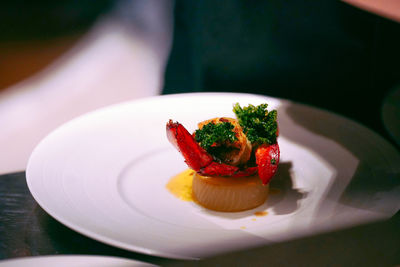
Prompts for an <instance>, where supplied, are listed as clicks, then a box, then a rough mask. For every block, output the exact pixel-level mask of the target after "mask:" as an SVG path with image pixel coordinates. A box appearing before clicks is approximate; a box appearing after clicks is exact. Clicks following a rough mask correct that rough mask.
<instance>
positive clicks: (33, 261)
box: [0, 255, 155, 267]
mask: <svg viewBox="0 0 400 267" xmlns="http://www.w3.org/2000/svg"><path fill="white" fill-rule="evenodd" d="M37 266H40V267H54V266H57V267H70V266H74V267H93V266H96V267H110V266H113V267H132V266H155V265H153V264H149V263H145V262H142V261H136V260H130V259H123V258H117V257H106V256H86V255H65V256H62V255H57V256H40V257H25V258H17V259H10V260H5V261H0V267H37Z"/></svg>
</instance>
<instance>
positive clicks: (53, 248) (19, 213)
mask: <svg viewBox="0 0 400 267" xmlns="http://www.w3.org/2000/svg"><path fill="white" fill-rule="evenodd" d="M171 241H172V242H173V240H171ZM399 244H400V212H398V213H397V214H396V215H395V216H393V217H392V218H391V219H389V220H387V221H381V222H375V223H371V224H366V225H361V226H357V227H354V228H349V229H345V230H341V231H336V232H332V233H325V234H320V235H317V236H311V237H307V238H302V239H298V240H291V241H287V242H283V243H277V244H273V245H268V246H265V247H260V248H253V249H250V250H247V251H240V252H235V253H231V254H227V255H220V256H216V257H214V258H210V259H205V260H202V261H199V262H191V261H178V260H172V259H166V258H161V257H154V256H149V255H144V254H140V253H135V252H130V251H125V250H122V249H118V248H115V247H112V246H109V245H106V244H103V243H100V242H97V241H95V240H92V239H90V238H88V237H85V236H83V235H81V234H79V233H77V232H75V231H73V230H71V229H69V228H67V227H66V226H64V225H63V224H61V223H59V222H58V221H56V220H55V219H53V218H52V217H51V216H50V215H48V214H47V213H46V212H45V211H44V210H43V209H42V208H41V207H40V206H39V205H38V204H37V203H36V201H35V200H34V199H33V197H32V195H31V194H30V192H29V189H28V187H27V184H26V179H25V172H18V173H12V174H7V175H2V176H0V260H2V259H11V258H19V257H28V256H43V255H72V254H73V255H103V256H104V255H105V256H117V257H124V258H130V259H135V260H139V261H144V262H149V263H154V264H157V265H163V266H165V265H185V266H186V265H196V266H199V265H200V266H202V265H210V264H211V265H219V266H220V265H227V266H228V265H232V264H249V263H252V264H256V265H261V264H265V263H268V264H271V265H280V266H289V265H290V266H291V265H296V266H310V265H312V266H320V265H324V264H327V263H330V264H333V263H335V264H338V265H344V266H347V265H359V266H361V265H362V266H378V265H379V266H386V265H388V266H394V265H397V264H400V246H399ZM288 255H290V257H288Z"/></svg>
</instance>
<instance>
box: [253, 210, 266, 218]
mask: <svg viewBox="0 0 400 267" xmlns="http://www.w3.org/2000/svg"><path fill="white" fill-rule="evenodd" d="M254 215H256V216H257V217H262V216H267V215H268V212H267V211H256V212H254Z"/></svg>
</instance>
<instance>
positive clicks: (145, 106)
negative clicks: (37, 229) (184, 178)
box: [27, 93, 400, 259]
mask: <svg viewBox="0 0 400 267" xmlns="http://www.w3.org/2000/svg"><path fill="white" fill-rule="evenodd" d="M236 102H239V103H240V104H241V105H247V104H249V103H251V104H260V103H265V102H266V103H268V104H269V109H277V110H278V121H279V127H280V136H279V144H280V148H281V162H280V166H279V170H278V174H277V175H276V177H275V178H274V179H273V180H272V182H271V188H272V189H273V190H272V191H273V193H272V194H271V195H270V196H269V199H268V200H267V202H266V203H265V204H264V205H262V206H260V207H258V208H256V209H253V210H249V211H244V212H238V213H221V212H213V211H210V210H206V209H204V208H202V207H200V206H198V205H197V204H195V203H193V202H187V201H182V200H180V199H178V198H176V197H175V196H173V195H172V194H171V193H170V192H169V191H168V190H167V189H166V184H167V183H168V181H169V180H170V178H171V177H173V176H174V175H176V174H178V173H180V172H181V171H183V170H185V169H186V168H187V166H186V165H185V163H184V161H183V158H182V157H181V155H180V154H179V153H178V152H177V151H176V150H175V149H174V148H173V147H172V145H171V144H170V143H169V142H168V140H167V138H166V134H165V124H166V122H167V121H168V120H169V119H173V120H176V121H179V122H181V123H182V124H183V125H185V126H186V127H187V128H188V129H189V131H193V130H194V129H195V128H196V123H197V122H199V121H202V120H205V119H208V118H212V117H215V116H234V114H233V113H232V105H233V103H236ZM399 174H400V156H399V154H398V152H397V151H396V150H395V149H394V148H393V147H391V146H390V145H389V143H387V142H386V141H385V140H383V139H382V138H381V137H380V136H378V135H377V134H375V133H373V132H372V131H370V130H368V129H366V128H365V127H363V126H361V125H359V124H357V123H355V122H352V121H350V120H348V119H345V118H343V117H339V116H337V115H334V114H332V113H329V112H326V111H322V110H319V109H316V108H313V107H309V106H305V105H300V104H296V103H292V102H289V101H286V100H281V99H276V98H270V97H265V96H258V95H249V94H230V93H225V94H218V93H210V94H181V95H169V96H157V97H152V98H146V99H141V100H137V101H133V102H127V103H122V104H119V105H115V106H111V107H108V108H104V109H101V110H98V111H95V112H92V113H89V114H86V115H84V116H82V117H79V118H77V119H75V120H73V121H70V122H69V123H67V124H65V125H63V126H62V127H60V128H58V129H57V130H55V131H54V132H53V133H51V134H50V135H49V136H47V137H46V138H45V139H44V140H43V141H42V142H41V143H40V144H39V145H38V146H37V148H36V149H35V150H34V152H33V153H32V155H31V158H30V160H29V164H28V167H27V182H28V186H29V189H30V191H31V193H32V195H33V196H34V198H35V199H36V201H37V202H38V203H39V204H40V205H41V207H42V208H43V209H45V210H46V211H47V212H48V213H49V214H50V215H51V216H53V217H54V218H56V219H57V220H58V221H60V222H61V223H63V224H65V225H66V226H68V227H70V228H72V229H74V230H76V231H77V232H80V233H82V234H84V235H86V236H89V237H91V238H93V239H96V240H98V241H101V242H104V243H107V244H110V245H113V246H116V247H119V248H123V249H127V250H131V251H136V252H141V253H145V254H150V255H157V256H163V257H168V258H177V259H197V258H204V257H209V256H213V255H217V254H221V253H225V252H228V251H234V250H241V249H247V248H251V247H255V246H261V245H265V244H269V243H272V242H277V241H283V240H289V239H293V238H298V237H302V236H307V235H312V234H316V233H320V232H325V231H330V230H336V229H340V228H343V227H348V226H352V225H356V224H361V223H366V222H370V221H374V220H380V219H385V218H388V217H391V216H392V215H393V214H394V213H395V212H396V211H397V210H398V209H399V208H400V179H399ZM264 211H265V212H264ZM256 212H264V213H263V214H264V215H265V214H266V215H265V216H256Z"/></svg>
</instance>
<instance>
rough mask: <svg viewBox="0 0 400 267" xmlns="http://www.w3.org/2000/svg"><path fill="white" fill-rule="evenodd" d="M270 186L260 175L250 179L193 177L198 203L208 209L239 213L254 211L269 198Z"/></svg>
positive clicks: (195, 175)
mask: <svg viewBox="0 0 400 267" xmlns="http://www.w3.org/2000/svg"><path fill="white" fill-rule="evenodd" d="M268 191H269V186H268V185H263V184H262V182H261V180H260V178H259V177H258V175H253V176H249V177H239V178H234V177H212V176H202V175H199V174H197V173H195V174H194V175H193V185H192V192H193V197H194V199H195V201H196V202H198V203H199V204H200V205H202V206H203V207H205V208H207V209H211V210H215V211H223V212H237V211H244V210H249V209H253V208H255V207H258V206H260V205H261V204H263V203H264V202H265V201H266V200H267V197H268Z"/></svg>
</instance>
